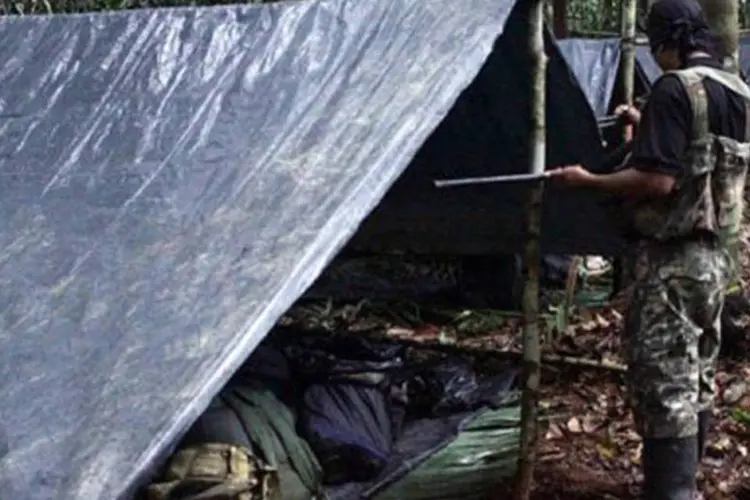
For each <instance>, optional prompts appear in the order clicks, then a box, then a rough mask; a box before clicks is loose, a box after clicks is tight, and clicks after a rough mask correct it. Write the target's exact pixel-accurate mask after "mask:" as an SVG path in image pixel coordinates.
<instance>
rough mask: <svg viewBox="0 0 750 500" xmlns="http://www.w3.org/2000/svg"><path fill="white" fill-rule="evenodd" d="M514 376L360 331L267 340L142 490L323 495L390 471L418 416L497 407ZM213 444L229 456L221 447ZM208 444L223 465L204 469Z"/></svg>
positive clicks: (172, 494) (164, 494) (177, 494)
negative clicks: (420, 354) (419, 353)
mask: <svg viewBox="0 0 750 500" xmlns="http://www.w3.org/2000/svg"><path fill="white" fill-rule="evenodd" d="M275 344H276V345H275ZM514 378H515V373H505V374H502V375H497V376H492V377H480V376H478V375H477V374H475V373H474V371H473V369H472V367H471V365H470V364H469V363H468V362H466V361H463V360H461V359H458V358H447V359H441V360H440V361H438V362H431V363H429V364H412V363H409V362H408V361H407V360H406V352H405V347H404V346H402V345H400V344H398V343H391V342H378V343H373V342H370V341H368V340H365V339H363V338H361V337H357V336H335V337H318V336H312V337H304V336H295V337H293V338H290V337H289V336H286V337H285V338H284V339H283V341H277V342H274V339H273V338H272V339H269V342H267V343H266V344H264V345H262V346H260V347H259V348H258V349H257V350H256V352H255V353H254V355H253V356H252V357H251V358H250V359H249V360H248V362H247V363H246V364H245V365H244V366H243V368H242V369H241V370H240V371H239V372H238V373H237V374H236V375H235V377H234V378H233V379H232V380H231V381H230V382H229V384H227V385H226V387H225V388H224V389H223V390H222V392H221V393H220V394H219V395H218V396H217V397H216V398H215V399H214V401H213V402H212V404H211V405H210V407H209V408H208V410H207V411H206V412H205V413H204V414H203V416H202V417H201V418H200V419H199V420H198V421H197V422H196V423H195V424H194V425H193V427H192V428H191V429H190V430H189V432H188V433H187V435H186V437H185V438H184V440H183V441H182V443H181V444H180V446H179V447H178V452H177V453H176V454H175V455H174V456H173V458H172V459H171V460H170V462H169V463H168V464H167V467H166V469H165V471H164V472H163V473H162V474H161V476H160V477H159V478H158V479H157V480H156V481H155V482H154V483H152V484H151V485H150V486H149V487H148V489H147V491H146V495H147V497H148V498H150V499H151V498H153V499H160V500H166V499H171V500H176V499H181V498H188V497H187V496H185V495H187V494H190V495H194V494H197V493H203V494H206V493H210V494H214V492H221V493H222V494H225V493H226V488H227V484H228V483H233V484H235V485H236V484H240V486H241V487H244V488H245V490H243V491H247V492H248V493H249V494H250V495H251V496H249V497H248V498H256V497H257V498H261V499H266V498H283V499H285V500H287V499H291V500H303V499H311V498H324V497H326V496H327V494H328V490H330V488H331V487H336V486H341V485H346V484H351V483H360V484H363V485H364V484H367V483H371V482H372V481H374V480H376V479H378V477H379V476H381V475H382V474H383V473H384V472H386V469H388V470H389V471H391V472H392V471H393V469H394V467H393V465H394V464H393V463H392V462H393V459H394V458H395V457H396V455H398V453H396V448H397V446H398V444H397V443H398V439H399V437H400V436H401V435H402V433H403V430H404V428H405V426H408V425H409V424H410V423H411V422H414V421H417V420H420V419H436V418H443V417H450V416H452V415H457V414H461V413H466V412H470V411H473V410H476V409H478V408H484V407H495V406H498V405H499V404H502V402H503V400H504V398H505V397H506V396H507V392H508V391H509V390H510V388H511V386H512V384H513V381H514ZM217 446H225V447H227V448H226V450H228V451H225V453H224V454H223V455H222V454H221V453H216V447H217ZM237 449H239V450H242V453H244V455H242V456H243V457H244V456H247V457H249V458H247V459H243V460H245V461H244V462H243V463H246V464H247V465H244V466H243V467H242V470H243V471H245V472H244V473H245V477H242V478H239V479H238V478H237V477H236V476H237V475H236V474H235V477H232V474H231V470H230V469H232V467H231V466H229V465H227V464H225V463H224V462H226V461H227V457H228V456H236V455H237V451H236V450H237ZM185 450H192V451H190V453H192V454H193V455H191V457H192V458H191V460H192V461H191V462H190V463H191V464H193V466H192V468H191V467H190V466H186V465H185V464H184V463H182V462H184V461H185V460H186V459H185V454H186V453H188V452H186V451H185ZM201 450H204V451H205V452H206V453H204V454H207V453H208V452H209V451H210V452H211V453H212V455H211V456H213V457H215V461H218V462H221V464H214V465H212V466H210V465H201V467H197V466H196V465H195V464H196V463H198V462H197V461H198V460H199V458H200V457H201ZM231 450H234V451H231ZM397 458H398V459H399V460H402V459H403V458H404V457H401V456H399V457H397ZM180 461H182V462H180ZM203 461H204V462H205V463H208V462H210V461H209V460H208V459H205V458H204V459H203ZM177 469H179V470H177ZM194 469H200V471H197V472H196V471H194ZM235 469H240V467H237V466H235ZM191 470H192V471H193V472H191ZM206 471H212V472H210V473H207V472H206ZM207 474H208V475H210V474H213V475H214V479H212V480H210V481H207V480H206V476H207ZM196 476H201V477H200V479H197V478H196ZM247 476H251V477H250V480H248V477H247ZM269 477H270V479H269ZM240 479H241V481H240ZM237 481H239V483H237ZM211 488H214V489H211ZM253 495H254V496H253ZM201 498H202V497H201ZM206 498H219V497H218V496H207V497H206ZM222 498H223V497H222Z"/></svg>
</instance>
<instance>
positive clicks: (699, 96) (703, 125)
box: [671, 68, 710, 140]
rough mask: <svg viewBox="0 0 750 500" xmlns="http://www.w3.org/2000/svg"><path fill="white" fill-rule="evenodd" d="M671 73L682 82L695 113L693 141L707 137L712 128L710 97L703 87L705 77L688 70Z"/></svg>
mask: <svg viewBox="0 0 750 500" xmlns="http://www.w3.org/2000/svg"><path fill="white" fill-rule="evenodd" d="M691 69H692V68H691ZM671 73H673V74H674V75H675V76H676V77H677V78H679V80H680V82H682V85H683V86H684V87H685V91H686V92H687V95H688V98H689V99H690V108H691V109H692V111H693V131H692V134H693V135H692V138H693V140H696V139H700V138H702V137H705V136H706V135H708V134H709V133H710V128H709V123H708V96H707V95H706V87H705V86H704V85H703V77H702V76H701V75H700V74H696V73H694V72H689V71H686V70H682V71H673V72H671Z"/></svg>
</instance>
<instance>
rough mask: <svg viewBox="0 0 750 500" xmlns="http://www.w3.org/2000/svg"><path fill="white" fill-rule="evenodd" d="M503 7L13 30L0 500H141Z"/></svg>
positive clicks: (332, 2) (187, 17)
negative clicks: (147, 481)
mask: <svg viewBox="0 0 750 500" xmlns="http://www.w3.org/2000/svg"><path fill="white" fill-rule="evenodd" d="M512 7H513V5H512V2H511V1H510V0H508V1H505V2H497V1H496V0H469V1H468V2H459V3H457V2H455V1H453V0H431V1H430V2H411V1H406V0H396V1H375V2H361V1H355V0H320V1H308V2H293V3H292V2H289V3H282V4H272V5H263V6H231V7H211V8H177V9H158V10H137V11H127V12H120V13H107V14H86V15H69V16H40V17H34V16H30V17H18V18H8V19H5V20H4V21H3V22H2V23H0V39H2V40H3V43H2V44H1V45H0V89H2V91H1V92H0V134H1V135H2V137H3V141H2V142H1V143H0V173H1V174H2V175H0V213H2V214H3V216H2V217H0V353H1V354H0V357H1V358H0V359H1V361H0V387H1V388H2V394H3V396H4V401H3V405H2V408H0V422H2V429H0V437H1V438H3V440H6V439H7V450H8V453H7V454H5V455H4V456H2V457H1V458H0V490H1V491H2V492H3V493H2V497H3V498H23V499H24V500H48V499H49V500H53V499H54V500H69V499H70V500H74V499H75V500H84V499H85V500H90V499H92V498H108V499H109V498H112V499H115V498H126V497H127V496H128V495H130V494H131V493H132V492H133V488H134V487H135V486H136V484H137V482H138V481H139V480H141V479H142V478H143V477H144V474H146V473H147V472H148V470H149V469H150V468H151V467H152V466H153V464H154V463H155V461H156V460H158V459H159V458H160V457H162V456H163V455H164V454H165V453H167V452H168V451H169V448H170V447H171V445H173V444H174V441H175V440H176V439H177V438H179V436H180V435H181V433H182V432H184V431H185V429H186V428H187V427H188V426H189V425H190V424H191V423H192V422H193V421H194V419H195V418H197V416H198V415H199V414H200V413H201V412H202V411H203V410H204V409H205V407H206V406H207V404H208V402H209V400H210V398H211V397H212V396H213V395H214V394H215V393H216V392H217V391H218V390H219V389H220V388H221V386H222V385H223V384H224V382H225V381H226V380H227V379H228V378H229V376H230V375H231V374H232V372H233V371H234V370H235V369H236V368H237V367H238V366H239V365H240V363H241V362H242V361H244V359H245V358H246V357H247V356H248V355H249V354H250V352H251V351H252V350H253V349H254V347H255V346H256V345H257V344H258V343H259V342H260V340H261V339H262V338H263V337H264V335H265V334H266V333H267V331H268V330H269V329H270V328H271V326H272V325H273V324H274V323H275V321H276V320H277V319H278V317H279V316H280V315H281V314H282V313H283V312H284V311H285V310H286V309H287V308H288V307H289V306H290V305H291V304H292V303H293V302H294V301H295V300H296V299H297V297H298V296H299V295H300V294H301V293H302V292H303V291H304V290H305V289H306V288H307V286H309V284H310V283H312V281H314V279H315V278H316V277H317V276H318V274H319V273H320V271H321V269H322V268H323V267H324V266H325V264H326V263H327V262H328V261H329V260H330V259H331V258H332V257H333V255H334V254H335V253H336V252H337V251H338V250H339V249H340V248H341V246H342V245H343V244H344V243H345V242H346V241H347V240H348V239H349V238H350V237H351V235H352V234H353V233H354V231H355V230H356V229H357V226H358V225H359V224H360V223H361V221H362V220H363V219H364V218H365V216H366V215H367V214H368V213H369V212H370V211H371V210H372V208H373V207H374V206H375V205H376V204H377V203H378V201H379V200H380V199H381V198H382V196H383V195H384V193H385V192H386V190H387V189H388V188H389V186H390V185H391V184H392V183H393V182H394V180H395V179H396V178H397V177H398V176H399V175H400V174H401V172H402V171H403V170H404V168H406V166H407V164H408V163H409V162H410V160H411V159H412V157H413V156H414V154H415V152H416V150H417V149H418V148H419V147H420V145H421V144H422V143H423V142H424V141H425V139H426V138H427V136H428V135H429V134H430V133H431V132H432V130H433V129H434V128H435V127H436V126H437V125H438V123H439V122H440V121H441V120H442V119H443V118H444V116H445V114H446V113H447V112H448V110H449V109H450V108H451V106H452V105H453V103H454V102H455V100H456V99H457V97H458V96H459V94H460V93H461V92H462V90H463V89H464V88H466V87H467V86H468V85H469V83H470V82H471V81H472V80H473V79H474V78H475V77H476V75H477V72H478V71H479V70H480V68H481V67H482V65H483V64H484V62H485V60H486V58H487V57H488V55H489V54H490V51H491V49H492V47H493V44H494V42H495V40H496V39H497V37H498V36H499V35H500V33H501V31H502V30H503V26H504V23H505V21H506V19H507V17H508V14H509V11H510V10H511V8H512ZM8 114H12V115H14V116H19V117H22V118H20V119H19V118H10V117H8V116H7V115H8Z"/></svg>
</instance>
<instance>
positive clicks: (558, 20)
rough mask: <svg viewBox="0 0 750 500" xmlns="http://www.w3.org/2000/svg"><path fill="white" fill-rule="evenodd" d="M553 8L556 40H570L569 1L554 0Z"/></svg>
mask: <svg viewBox="0 0 750 500" xmlns="http://www.w3.org/2000/svg"><path fill="white" fill-rule="evenodd" d="M552 6H553V7H552V17H553V19H554V23H553V26H554V31H555V38H558V39H563V38H568V0H553V2H552Z"/></svg>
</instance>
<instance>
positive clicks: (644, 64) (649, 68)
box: [635, 45, 661, 83]
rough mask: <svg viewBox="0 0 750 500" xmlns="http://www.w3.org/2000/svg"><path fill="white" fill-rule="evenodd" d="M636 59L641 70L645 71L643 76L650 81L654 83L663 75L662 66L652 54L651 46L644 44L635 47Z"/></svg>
mask: <svg viewBox="0 0 750 500" xmlns="http://www.w3.org/2000/svg"><path fill="white" fill-rule="evenodd" d="M635 59H636V62H637V64H638V66H639V67H640V70H641V71H642V72H643V76H645V77H646V79H647V80H648V81H649V82H650V83H654V82H655V81H656V79H657V78H659V77H660V76H661V68H660V67H659V66H658V65H657V64H656V60H654V56H652V55H651V49H650V48H649V47H644V46H643V45H639V46H637V47H636V48H635Z"/></svg>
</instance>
